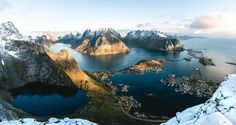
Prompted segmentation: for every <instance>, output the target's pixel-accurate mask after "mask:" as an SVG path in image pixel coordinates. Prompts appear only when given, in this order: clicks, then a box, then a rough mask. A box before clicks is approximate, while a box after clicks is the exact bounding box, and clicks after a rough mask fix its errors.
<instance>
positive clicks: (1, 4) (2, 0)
mask: <svg viewBox="0 0 236 125" xmlns="http://www.w3.org/2000/svg"><path fill="white" fill-rule="evenodd" d="M9 6H10V4H9V2H8V1H6V0H0V12H1V11H3V10H4V9H6V8H8V7H9Z"/></svg>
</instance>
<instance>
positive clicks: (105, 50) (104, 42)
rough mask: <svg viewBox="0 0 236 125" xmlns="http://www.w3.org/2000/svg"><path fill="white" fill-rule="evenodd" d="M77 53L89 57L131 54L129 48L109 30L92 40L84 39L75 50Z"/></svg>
mask: <svg viewBox="0 0 236 125" xmlns="http://www.w3.org/2000/svg"><path fill="white" fill-rule="evenodd" d="M75 50H76V51H78V52H81V53H85V54H89V55H111V54H120V53H127V52H129V48H128V47H127V46H126V45H125V44H124V43H123V41H121V40H120V39H119V38H117V37H116V36H114V35H112V33H111V32H110V31H109V30H108V31H107V32H105V33H104V34H102V35H100V36H98V37H97V38H95V42H94V41H92V39H89V38H86V37H85V38H84V40H83V41H82V43H81V44H80V45H79V46H78V47H76V48H75Z"/></svg>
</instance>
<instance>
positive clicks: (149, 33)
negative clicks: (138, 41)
mask: <svg viewBox="0 0 236 125" xmlns="http://www.w3.org/2000/svg"><path fill="white" fill-rule="evenodd" d="M127 37H131V38H148V37H149V38H167V37H168V36H167V35H166V34H164V33H162V32H160V31H156V30H134V31H130V32H129V33H128V34H127Z"/></svg>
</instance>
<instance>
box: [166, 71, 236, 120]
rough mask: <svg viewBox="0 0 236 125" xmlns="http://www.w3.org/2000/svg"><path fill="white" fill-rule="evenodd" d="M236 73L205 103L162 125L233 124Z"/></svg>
mask: <svg viewBox="0 0 236 125" xmlns="http://www.w3.org/2000/svg"><path fill="white" fill-rule="evenodd" d="M235 116H236V74H231V75H227V76H226V77H225V81H224V82H222V83H221V85H220V87H219V88H218V89H217V90H216V92H215V93H214V94H213V96H212V98H211V99H209V100H207V101H206V103H204V104H200V105H197V106H194V107H191V108H188V109H186V110H184V111H182V112H181V113H176V117H174V118H172V119H170V120H169V121H168V122H166V123H164V124H163V125H235V124H236V117H235Z"/></svg>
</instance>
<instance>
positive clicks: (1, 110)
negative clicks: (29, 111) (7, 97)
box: [0, 99, 17, 122]
mask: <svg viewBox="0 0 236 125" xmlns="http://www.w3.org/2000/svg"><path fill="white" fill-rule="evenodd" d="M7 105H8V103H7V102H5V101H4V100H2V99H0V122H1V121H3V120H14V119H17V115H16V114H15V113H14V112H12V111H11V110H8V109H6V108H5V107H6V106H7Z"/></svg>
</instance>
